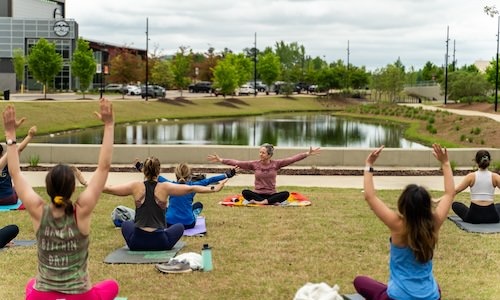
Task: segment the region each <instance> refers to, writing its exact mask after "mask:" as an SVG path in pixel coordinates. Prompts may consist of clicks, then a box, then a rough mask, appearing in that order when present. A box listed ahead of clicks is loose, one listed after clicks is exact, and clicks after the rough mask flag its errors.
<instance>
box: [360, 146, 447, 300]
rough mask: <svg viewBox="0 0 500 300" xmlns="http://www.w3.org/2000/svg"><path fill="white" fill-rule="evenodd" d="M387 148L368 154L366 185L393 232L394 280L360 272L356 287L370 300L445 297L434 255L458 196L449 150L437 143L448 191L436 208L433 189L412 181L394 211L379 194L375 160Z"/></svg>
mask: <svg viewBox="0 0 500 300" xmlns="http://www.w3.org/2000/svg"><path fill="white" fill-rule="evenodd" d="M383 148H384V147H383V146H382V147H380V148H378V149H376V150H374V151H373V152H371V153H370V154H369V155H368V157H367V158H366V161H365V163H366V164H365V165H366V167H365V170H364V176H363V177H364V184H363V187H364V195H365V200H366V202H367V203H368V206H370V208H371V210H372V211H373V212H374V213H375V215H376V216H377V217H378V218H379V219H380V220H381V221H382V222H383V223H384V224H385V225H386V226H387V227H388V229H389V231H390V239H389V242H390V252H389V253H390V254H389V281H388V283H387V285H386V284H384V283H381V282H378V281H376V280H374V279H372V278H370V277H367V276H357V277H356V278H355V279H354V282H353V284H354V288H355V289H356V291H357V292H358V293H359V294H360V295H361V296H363V297H364V298H365V299H368V300H378V299H384V300H387V299H398V300H404V299H412V300H415V299H421V300H437V299H440V297H441V292H440V289H439V286H438V284H437V282H436V279H435V278H434V274H433V271H432V260H433V256H434V248H435V247H436V245H437V242H438V233H439V229H440V228H441V225H442V224H443V222H444V221H445V220H446V218H447V216H448V211H449V210H450V206H451V202H452V201H453V197H454V195H455V190H454V184H453V173H452V171H451V166H450V162H449V160H448V152H447V150H446V149H445V148H441V146H439V145H436V144H434V145H432V148H433V150H432V154H433V155H434V157H435V158H436V159H437V160H438V161H439V162H440V163H441V168H442V170H443V175H444V195H443V196H442V197H441V198H440V199H437V200H439V202H438V203H437V206H436V207H435V209H433V201H432V199H431V195H430V194H429V192H428V191H427V190H426V189H425V188H423V187H421V186H418V185H416V184H410V185H408V186H406V188H405V189H404V190H403V192H402V193H401V195H400V196H399V199H398V202H397V211H394V210H393V209H391V208H389V206H388V205H387V204H386V203H385V202H384V201H382V200H381V199H379V198H378V197H377V195H376V192H375V186H374V183H373V164H374V163H375V161H376V160H377V158H378V157H379V154H380V153H381V152H382V149H383Z"/></svg>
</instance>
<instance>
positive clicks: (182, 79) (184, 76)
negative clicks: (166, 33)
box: [172, 46, 192, 97]
mask: <svg viewBox="0 0 500 300" xmlns="http://www.w3.org/2000/svg"><path fill="white" fill-rule="evenodd" d="M188 52H189V54H187V53H188ZM191 62H192V53H191V51H188V48H187V47H184V46H181V47H179V51H177V53H176V54H175V56H174V59H173V62H172V73H173V79H174V84H175V86H176V87H177V88H178V89H179V91H180V93H181V97H182V91H183V90H184V89H186V88H187V87H188V85H189V83H190V82H191V79H190V77H189V71H190V70H191V64H192V63H191Z"/></svg>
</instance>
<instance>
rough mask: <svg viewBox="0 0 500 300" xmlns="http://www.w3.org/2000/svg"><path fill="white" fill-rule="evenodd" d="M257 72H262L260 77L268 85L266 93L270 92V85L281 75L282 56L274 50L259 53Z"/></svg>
mask: <svg viewBox="0 0 500 300" xmlns="http://www.w3.org/2000/svg"><path fill="white" fill-rule="evenodd" d="M257 72H259V74H260V79H262V81H263V82H264V83H265V84H266V85H267V91H266V93H267V94H269V87H270V86H271V85H272V84H273V83H274V82H275V81H276V80H277V79H278V77H279V75H280V58H279V57H278V56H277V55H276V54H274V53H273V52H266V53H263V54H262V53H261V54H259V58H258V60H257Z"/></svg>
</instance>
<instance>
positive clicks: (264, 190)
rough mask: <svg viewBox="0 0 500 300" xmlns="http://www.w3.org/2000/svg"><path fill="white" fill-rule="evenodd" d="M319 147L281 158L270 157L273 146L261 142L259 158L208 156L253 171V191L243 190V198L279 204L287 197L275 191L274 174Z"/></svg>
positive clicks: (256, 202)
mask: <svg viewBox="0 0 500 300" xmlns="http://www.w3.org/2000/svg"><path fill="white" fill-rule="evenodd" d="M319 152H320V148H319V147H318V148H314V149H313V148H312V147H310V148H309V151H307V152H303V153H299V154H296V155H294V156H291V157H288V158H283V159H272V156H273V154H274V146H273V145H271V144H263V145H262V146H260V148H259V160H250V161H241V160H234V159H225V158H220V157H219V156H218V155H217V154H212V155H209V156H208V160H209V161H211V162H218V163H223V164H225V165H230V166H236V167H239V168H240V169H242V170H251V171H254V176H255V180H254V191H251V190H246V189H245V190H243V191H242V192H241V193H242V195H243V198H245V200H247V201H248V202H249V203H255V204H279V203H281V202H283V201H285V200H287V199H288V197H289V196H290V193H289V192H288V191H282V192H277V190H276V176H277V175H278V171H279V170H280V169H281V168H283V167H286V166H288V165H291V164H293V163H295V162H297V161H299V160H303V159H304V158H306V157H309V156H311V155H316V154H319Z"/></svg>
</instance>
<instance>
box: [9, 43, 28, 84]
mask: <svg viewBox="0 0 500 300" xmlns="http://www.w3.org/2000/svg"><path fill="white" fill-rule="evenodd" d="M12 64H13V65H14V72H16V80H17V82H19V83H20V84H21V93H22V92H23V91H24V84H23V81H24V66H25V65H26V57H24V51H23V49H21V48H16V49H14V53H13V57H12Z"/></svg>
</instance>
